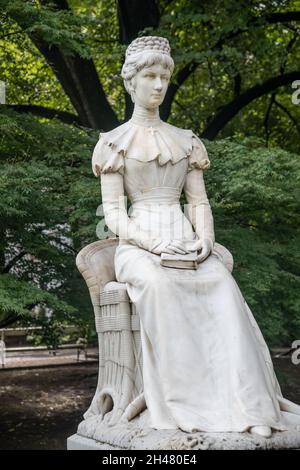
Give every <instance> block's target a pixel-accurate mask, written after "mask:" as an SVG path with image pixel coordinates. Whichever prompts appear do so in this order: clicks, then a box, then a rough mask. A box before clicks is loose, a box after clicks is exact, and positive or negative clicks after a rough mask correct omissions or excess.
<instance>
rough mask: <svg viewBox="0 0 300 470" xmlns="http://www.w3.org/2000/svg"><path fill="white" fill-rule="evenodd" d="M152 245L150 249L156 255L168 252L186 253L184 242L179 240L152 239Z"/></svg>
mask: <svg viewBox="0 0 300 470" xmlns="http://www.w3.org/2000/svg"><path fill="white" fill-rule="evenodd" d="M153 242H154V243H152V246H151V248H150V251H151V252H152V253H155V254H156V255H160V254H161V253H169V254H172V255H174V254H176V253H179V254H185V253H187V251H186V249H185V246H184V243H183V242H182V241H180V240H158V239H157V240H153Z"/></svg>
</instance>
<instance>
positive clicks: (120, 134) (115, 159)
mask: <svg viewBox="0 0 300 470" xmlns="http://www.w3.org/2000/svg"><path fill="white" fill-rule="evenodd" d="M92 164H93V171H94V174H95V175H96V176H99V175H100V174H101V173H109V172H119V173H120V174H122V175H123V177H124V190H125V192H126V194H127V195H128V197H129V199H130V201H132V199H133V196H134V195H136V194H137V195H138V194H139V193H145V192H147V191H149V190H151V189H152V188H157V187H166V188H175V189H176V190H178V191H179V195H180V193H181V191H182V189H183V186H184V182H185V178H186V174H187V172H188V171H190V170H192V169H193V168H199V169H202V170H206V169H207V168H209V167H210V161H209V159H208V155H207V152H206V149H205V147H204V145H203V143H202V142H201V140H200V139H199V138H198V137H197V136H196V135H195V134H194V133H193V131H191V130H188V129H180V128H178V127H175V126H172V125H170V124H167V123H165V122H163V121H159V123H158V124H157V125H154V126H150V127H146V126H141V125H137V124H135V123H133V122H132V121H131V120H129V121H128V122H126V123H125V124H122V125H121V126H119V127H117V128H116V129H113V130H112V131H110V132H106V133H100V139H99V142H98V143H97V145H96V147H95V150H94V153H93V159H92Z"/></svg>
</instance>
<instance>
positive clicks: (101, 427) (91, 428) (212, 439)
mask: <svg viewBox="0 0 300 470" xmlns="http://www.w3.org/2000/svg"><path fill="white" fill-rule="evenodd" d="M142 414H143V413H142ZM141 424H142V422H141V420H133V421H132V422H122V423H118V424H117V425H115V426H110V425H109V424H106V423H105V422H103V421H100V420H99V417H96V416H95V417H91V418H89V419H87V420H85V421H83V422H82V423H80V425H79V427H78V433H77V434H74V435H73V436H71V437H69V439H68V446H67V448H68V450H190V451H193V450H281V449H300V430H299V431H292V430H291V431H282V432H279V431H276V432H275V431H274V432H273V434H272V437H271V438H268V439H266V438H263V437H259V436H255V435H252V434H250V433H249V432H244V433H233V432H232V433H204V432H194V433H187V432H184V431H181V430H180V429H174V430H173V429H171V430H169V429H163V430H156V429H153V428H149V427H147V426H145V427H143V426H141Z"/></svg>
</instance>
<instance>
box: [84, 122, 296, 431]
mask: <svg viewBox="0 0 300 470" xmlns="http://www.w3.org/2000/svg"><path fill="white" fill-rule="evenodd" d="M195 142H196V145H195ZM193 144H194V145H193ZM93 165H94V172H95V174H100V173H109V172H119V173H120V174H121V175H123V181H124V188H125V191H126V194H127V195H128V197H129V199H130V201H131V203H132V205H131V213H130V220H134V221H135V222H136V223H138V224H139V226H140V228H141V229H142V230H145V231H148V232H149V233H150V231H151V234H159V236H160V237H161V236H162V234H163V236H165V237H166V238H168V237H170V238H171V239H174V238H182V239H185V240H195V239H196V238H197V237H196V234H195V231H194V229H193V226H192V224H191V222H190V220H188V218H187V217H186V215H185V214H184V212H183V211H182V209H181V206H180V203H179V198H180V195H181V192H182V190H183V188H184V185H185V181H186V176H187V173H188V171H190V170H192V169H194V168H198V169H202V170H204V169H207V168H208V167H209V159H208V156H207V153H206V150H205V147H204V146H203V144H202V143H201V141H200V139H198V138H197V137H196V136H195V135H194V134H193V133H192V131H188V130H183V129H178V128H175V127H173V126H171V125H169V124H167V123H163V122H162V121H160V124H159V125H157V126H154V128H153V127H150V128H149V127H143V126H141V125H137V124H134V123H133V122H132V121H128V122H127V123H125V124H123V125H122V126H119V127H118V128H116V129H114V130H113V131H111V132H108V133H103V134H102V135H101V139H100V140H99V143H98V144H97V146H96V148H95V151H94V155H93ZM171 209H172V210H171ZM170 215H171V216H170ZM115 270H116V278H117V280H118V281H119V282H122V283H126V287H127V291H128V295H129V297H130V299H131V301H132V302H133V303H134V304H135V305H136V307H137V311H138V313H139V315H140V322H141V341H142V353H143V381H144V394H145V400H146V404H147V408H148V410H149V420H150V422H149V426H150V427H153V428H155V429H177V428H180V429H182V430H183V431H187V432H191V431H194V430H201V431H205V432H222V431H224V432H230V431H232V432H233V431H236V432H243V431H246V430H248V429H249V428H250V427H251V426H256V425H268V426H270V427H271V428H273V429H275V430H280V431H284V430H288V429H291V428H292V429H295V430H300V406H298V405H296V404H294V403H292V402H290V401H289V400H286V399H284V398H283V397H282V394H281V390H280V386H279V384H278V381H277V379H276V376H275V373H274V370H273V365H272V360H271V357H270V353H269V350H268V347H267V345H266V343H265V341H264V338H263V336H262V334H261V332H260V329H259V327H258V325H257V323H256V321H255V319H254V317H253V315H252V313H251V311H250V308H249V307H248V305H247V303H246V301H245V299H244V298H243V295H242V293H241V291H240V289H239V287H238V285H237V283H236V281H235V279H234V278H233V276H232V275H231V273H230V272H229V270H228V269H227V268H226V267H225V266H224V264H223V263H222V261H221V260H220V259H219V257H218V256H216V254H215V253H214V252H213V253H212V254H211V255H210V256H209V257H208V258H207V259H206V260H205V261H204V262H202V263H201V264H199V266H198V269H197V270H183V269H174V268H168V267H164V266H162V265H161V264H160V256H159V255H157V254H154V253H151V252H150V251H147V250H145V249H142V248H141V247H139V246H137V245H135V244H133V243H130V242H128V240H126V239H125V240H124V239H123V240H121V239H120V242H119V246H118V247H117V249H116V254H115Z"/></svg>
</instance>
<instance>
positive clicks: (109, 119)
mask: <svg viewBox="0 0 300 470" xmlns="http://www.w3.org/2000/svg"><path fill="white" fill-rule="evenodd" d="M42 3H43V4H44V5H45V6H47V7H48V8H49V9H51V8H54V10H60V9H62V10H70V8H69V6H68V3H67V1H65V0H43V2H42ZM11 16H12V18H13V19H14V20H15V21H16V22H17V23H18V25H19V26H20V27H21V28H22V29H23V30H24V31H25V32H26V29H27V28H28V21H26V19H24V18H23V17H22V15H21V14H19V13H18V12H17V11H16V12H14V13H13V14H11ZM27 20H28V18H27ZM27 34H28V36H29V38H30V39H31V40H32V42H33V43H34V45H35V46H36V47H37V49H38V50H39V51H40V53H41V54H42V55H43V56H44V58H45V59H46V61H47V62H48V64H49V65H50V67H51V68H52V70H53V72H54V74H55V75H56V77H57V78H58V80H59V82H60V84H61V86H62V88H63V89H64V91H65V93H66V94H67V96H68V97H69V98H70V100H71V103H72V104H73V106H74V108H75V109H76V111H77V113H78V117H79V119H80V124H81V125H83V126H86V127H91V128H94V129H102V130H109V129H111V128H112V127H116V126H117V125H118V124H119V120H118V118H117V116H116V114H115V112H114V111H113V109H112V107H111V105H110V104H109V102H108V99H107V97H106V95H105V93H104V90H103V88H102V85H101V83H100V80H99V77H98V74H97V71H96V67H95V64H94V62H93V60H92V59H86V58H83V57H81V56H80V55H79V54H78V53H77V52H73V54H72V56H71V55H67V54H66V53H65V52H64V50H63V47H58V46H56V45H51V47H50V45H49V44H48V42H47V41H46V40H44V38H43V36H42V34H40V33H38V32H34V33H27Z"/></svg>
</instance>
